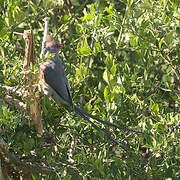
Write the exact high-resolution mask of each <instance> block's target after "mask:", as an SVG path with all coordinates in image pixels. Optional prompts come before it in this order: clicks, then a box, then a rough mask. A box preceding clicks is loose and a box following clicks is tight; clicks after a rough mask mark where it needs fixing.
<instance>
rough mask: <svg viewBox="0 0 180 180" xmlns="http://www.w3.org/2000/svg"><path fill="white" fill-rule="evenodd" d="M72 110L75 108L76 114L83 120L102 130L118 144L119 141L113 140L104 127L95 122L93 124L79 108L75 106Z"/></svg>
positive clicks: (112, 139)
mask: <svg viewBox="0 0 180 180" xmlns="http://www.w3.org/2000/svg"><path fill="white" fill-rule="evenodd" d="M74 110H75V112H76V114H78V115H79V116H80V117H82V118H83V119H84V120H86V121H87V122H88V123H89V124H91V125H92V126H93V127H94V128H95V129H97V130H99V131H101V132H103V133H104V134H105V135H106V136H107V137H108V138H109V140H111V141H113V142H114V143H115V144H117V145H119V142H118V141H117V140H115V139H114V138H113V137H112V136H111V135H110V133H109V132H107V131H106V130H105V129H103V128H100V127H98V126H97V125H96V124H94V123H93V122H92V121H90V119H89V118H88V117H87V116H86V114H85V113H83V112H82V111H81V109H80V108H78V107H77V106H75V108H74Z"/></svg>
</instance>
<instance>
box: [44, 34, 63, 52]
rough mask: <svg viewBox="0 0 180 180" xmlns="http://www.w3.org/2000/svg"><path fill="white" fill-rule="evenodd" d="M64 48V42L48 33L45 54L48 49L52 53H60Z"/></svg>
mask: <svg viewBox="0 0 180 180" xmlns="http://www.w3.org/2000/svg"><path fill="white" fill-rule="evenodd" d="M62 48H63V44H61V43H59V42H58V41H56V40H55V39H54V38H53V37H52V36H51V35H50V34H47V36H46V41H45V54H46V52H47V51H49V52H50V53H58V52H59V50H60V49H62Z"/></svg>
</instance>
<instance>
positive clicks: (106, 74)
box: [103, 69, 109, 85]
mask: <svg viewBox="0 0 180 180" xmlns="http://www.w3.org/2000/svg"><path fill="white" fill-rule="evenodd" d="M103 79H104V81H105V82H106V83H107V84H108V85H109V77H108V70H107V69H105V71H104V73H103Z"/></svg>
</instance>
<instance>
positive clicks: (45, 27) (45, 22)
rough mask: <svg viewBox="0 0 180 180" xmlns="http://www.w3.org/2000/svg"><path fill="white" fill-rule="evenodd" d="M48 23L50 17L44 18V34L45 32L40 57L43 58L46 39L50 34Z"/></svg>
mask: <svg viewBox="0 0 180 180" xmlns="http://www.w3.org/2000/svg"><path fill="white" fill-rule="evenodd" d="M48 24H49V18H48V17H45V19H44V34H43V41H42V48H41V54H40V58H42V57H43V56H44V48H45V41H46V36H47V34H48Z"/></svg>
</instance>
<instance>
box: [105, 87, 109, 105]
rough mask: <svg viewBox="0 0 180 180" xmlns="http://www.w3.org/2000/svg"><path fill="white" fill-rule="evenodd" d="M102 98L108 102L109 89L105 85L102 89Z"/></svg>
mask: <svg viewBox="0 0 180 180" xmlns="http://www.w3.org/2000/svg"><path fill="white" fill-rule="evenodd" d="M104 98H105V101H106V102H109V90H108V87H107V86H106V87H105V89H104Z"/></svg>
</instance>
